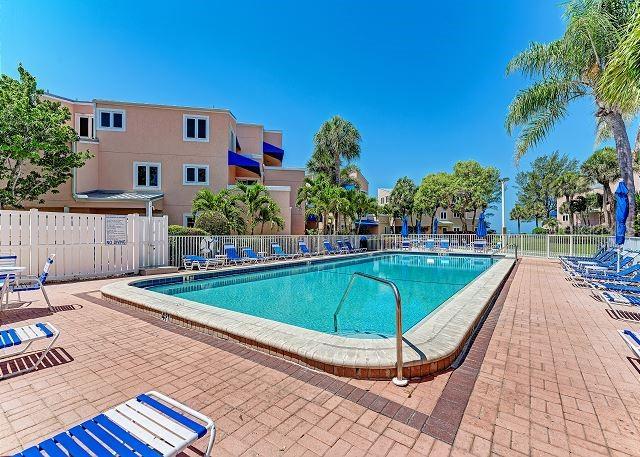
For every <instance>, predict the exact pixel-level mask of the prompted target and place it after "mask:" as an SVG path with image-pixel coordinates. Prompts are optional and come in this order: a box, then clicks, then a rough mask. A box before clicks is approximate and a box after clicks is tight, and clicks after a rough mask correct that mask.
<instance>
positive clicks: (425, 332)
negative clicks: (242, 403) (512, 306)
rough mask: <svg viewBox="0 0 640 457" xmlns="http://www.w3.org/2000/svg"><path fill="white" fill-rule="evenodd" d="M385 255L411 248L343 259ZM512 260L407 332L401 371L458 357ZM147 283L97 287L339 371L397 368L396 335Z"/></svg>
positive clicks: (422, 371)
mask: <svg viewBox="0 0 640 457" xmlns="http://www.w3.org/2000/svg"><path fill="white" fill-rule="evenodd" d="M380 253H384V254H393V253H407V251H396V250H390V251H375V252H370V253H365V254H353V255H343V256H340V257H338V258H349V257H353V258H357V257H365V256H372V255H377V254H380ZM410 253H413V252H410ZM465 255H470V254H465ZM335 259H336V257H335V256H332V257H322V258H303V259H295V260H291V261H287V262H279V263H277V264H266V265H265V264H259V265H245V266H239V267H231V268H225V269H224V270H217V271H218V272H220V273H218V274H220V275H226V274H230V273H239V272H248V271H255V270H262V269H270V268H280V267H288V266H292V265H296V264H299V265H306V264H309V263H316V262H323V261H329V260H335ZM514 263H515V260H514V259H513V258H507V257H501V258H500V260H498V261H497V262H496V263H495V264H494V265H492V266H491V267H490V268H488V269H487V270H486V271H484V272H483V273H481V274H480V275H479V276H478V277H477V278H475V279H474V280H473V281H472V282H470V283H469V284H467V285H466V286H465V287H464V288H463V289H461V290H460V291H459V292H458V293H456V294H455V295H453V296H452V297H451V298H449V299H448V300H447V301H445V302H444V303H443V304H442V305H440V306H439V307H438V308H437V309H436V310H435V311H434V312H432V313H431V314H429V315H428V316H427V317H425V318H424V319H422V320H421V321H420V322H418V323H417V324H416V325H415V326H413V327H412V328H411V329H410V330H408V331H407V332H405V333H404V336H403V339H404V342H405V344H404V345H403V358H404V369H403V373H404V375H405V376H409V377H414V376H425V375H428V374H432V373H435V372H438V371H442V370H444V369H445V368H447V367H449V366H450V365H451V364H452V363H453V361H454V360H455V359H456V357H457V356H458V355H459V354H460V352H461V351H462V349H463V347H464V345H465V343H466V342H467V340H468V339H469V337H470V336H471V334H472V332H473V330H474V328H475V327H476V326H477V324H478V323H479V321H480V319H481V317H482V315H483V314H484V312H485V311H486V310H487V308H488V307H489V306H490V305H491V304H492V303H493V301H494V300H495V298H496V297H497V295H498V293H499V291H500V289H501V287H502V285H503V283H504V281H505V280H506V278H507V276H508V275H509V273H510V271H511V269H512V268H513V265H514ZM211 273H213V275H216V272H209V274H207V273H202V275H203V276H204V275H206V276H212V274H211ZM198 275H199V273H192V272H187V273H182V274H178V275H176V274H175V273H174V274H170V275H163V276H162V277H160V278H155V279H154V280H152V281H158V283H160V282H162V278H163V277H164V278H174V277H182V278H183V281H189V280H191V279H190V278H193V277H197V276H198ZM145 281H149V280H143V279H140V278H127V279H126V280H121V281H117V282H114V283H111V284H108V285H106V286H104V287H102V288H101V290H100V291H101V293H102V296H103V297H104V298H105V299H108V300H111V301H115V302H119V303H121V304H124V305H128V306H132V307H135V308H138V309H143V310H146V311H149V312H152V313H155V314H159V317H161V318H162V319H163V320H165V321H172V322H176V323H178V324H180V325H183V326H186V327H190V328H194V329H196V330H199V331H202V332H204V333H209V334H215V335H218V336H220V337H223V338H230V339H233V340H236V341H239V342H241V343H244V344H247V345H249V346H252V347H255V348H258V349H261V350H264V351H266V352H269V353H271V354H274V355H279V356H281V357H284V358H285V359H288V360H293V361H296V362H298V363H301V364H303V365H307V366H311V367H314V368H317V369H321V370H323V371H327V372H329V373H333V374H336V375H338V376H348V377H354V378H365V379H389V378H391V377H393V376H394V374H395V363H396V353H395V339H394V338H390V339H373V338H349V337H344V336H339V335H331V334H327V333H322V332H319V331H315V330H309V329H305V328H302V327H297V326H294V325H290V324H284V323H281V322H276V321H272V320H269V319H265V318H261V317H256V316H251V315H247V314H243V313H239V312H236V311H231V310H226V309H223V308H217V307H215V306H210V305H204V304H201V303H196V302H193V301H190V300H185V299H182V298H179V297H175V296H168V295H164V294H161V293H158V292H153V291H151V290H147V289H142V288H140V287H136V286H134V285H132V284H134V283H141V282H145Z"/></svg>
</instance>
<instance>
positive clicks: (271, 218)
mask: <svg viewBox="0 0 640 457" xmlns="http://www.w3.org/2000/svg"><path fill="white" fill-rule="evenodd" d="M256 222H258V223H260V224H261V225H260V234H261V235H262V234H263V233H264V226H265V225H266V224H269V226H270V228H271V229H273V228H274V227H277V228H278V230H282V229H284V219H283V218H282V216H281V215H280V207H279V206H278V204H277V203H276V202H275V201H273V200H271V201H270V202H269V203H267V204H266V205H263V206H261V207H260V209H258V216H257V217H256Z"/></svg>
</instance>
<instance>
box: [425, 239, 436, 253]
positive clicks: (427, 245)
mask: <svg viewBox="0 0 640 457" xmlns="http://www.w3.org/2000/svg"><path fill="white" fill-rule="evenodd" d="M424 248H425V249H426V250H427V251H433V250H435V248H436V240H434V239H433V238H429V239H428V240H427V241H425V242H424Z"/></svg>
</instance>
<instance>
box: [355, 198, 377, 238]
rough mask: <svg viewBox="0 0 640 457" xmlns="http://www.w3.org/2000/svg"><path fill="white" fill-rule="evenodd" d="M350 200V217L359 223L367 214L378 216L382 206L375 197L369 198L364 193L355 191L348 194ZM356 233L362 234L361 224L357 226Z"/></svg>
mask: <svg viewBox="0 0 640 457" xmlns="http://www.w3.org/2000/svg"><path fill="white" fill-rule="evenodd" d="M347 198H348V199H349V211H348V213H349V215H350V216H351V217H352V218H353V219H354V220H355V221H356V222H357V221H360V220H361V219H362V218H363V217H364V216H366V215H367V214H374V215H378V212H379V210H380V205H378V200H376V199H375V198H374V197H369V196H368V195H367V194H365V193H364V192H360V191H359V190H353V191H350V192H348V193H347ZM356 233H360V224H357V226H356Z"/></svg>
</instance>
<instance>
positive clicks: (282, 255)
mask: <svg viewBox="0 0 640 457" xmlns="http://www.w3.org/2000/svg"><path fill="white" fill-rule="evenodd" d="M271 249H272V250H273V254H274V257H275V258H278V259H295V258H297V257H300V256H301V254H288V253H286V252H284V249H282V246H280V245H279V244H278V243H271Z"/></svg>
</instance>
